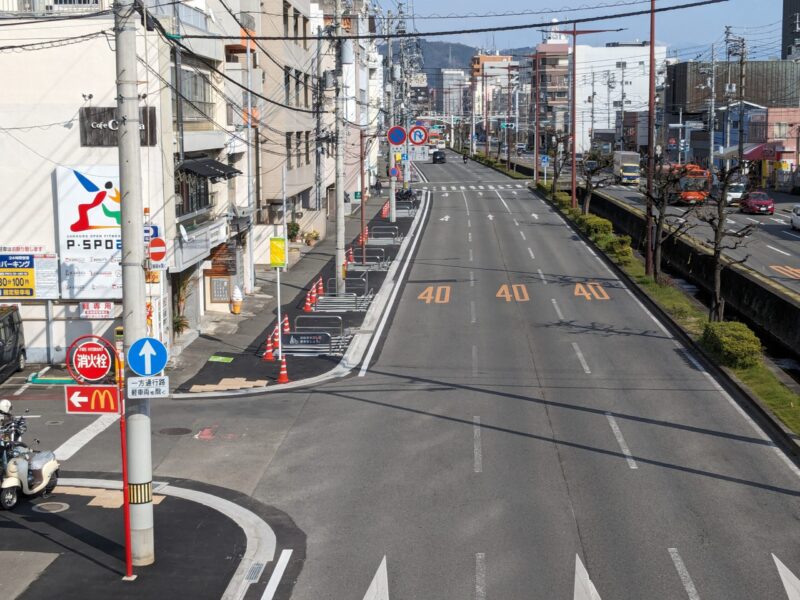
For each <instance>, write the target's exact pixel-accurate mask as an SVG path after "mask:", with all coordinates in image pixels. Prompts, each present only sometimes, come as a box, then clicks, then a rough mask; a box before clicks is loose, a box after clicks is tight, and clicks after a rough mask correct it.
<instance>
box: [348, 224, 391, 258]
mask: <svg viewBox="0 0 800 600" xmlns="http://www.w3.org/2000/svg"><path fill="white" fill-rule="evenodd" d="M402 241H403V236H402V234H401V233H400V229H399V228H397V227H394V226H389V225H375V226H374V227H373V228H372V229H370V232H369V239H368V240H367V246H395V245H397V244H399V243H400V242H402ZM354 252H355V251H354Z"/></svg>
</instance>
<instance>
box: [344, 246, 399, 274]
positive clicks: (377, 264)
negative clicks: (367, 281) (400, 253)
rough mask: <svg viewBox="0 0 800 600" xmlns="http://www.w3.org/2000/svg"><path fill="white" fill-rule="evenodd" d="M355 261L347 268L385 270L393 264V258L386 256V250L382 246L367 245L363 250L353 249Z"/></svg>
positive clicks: (354, 269)
mask: <svg viewBox="0 0 800 600" xmlns="http://www.w3.org/2000/svg"><path fill="white" fill-rule="evenodd" d="M353 258H354V262H352V263H350V264H349V265H348V266H347V268H348V270H350V271H385V270H387V269H388V268H389V265H390V264H391V262H392V261H391V259H387V258H386V250H385V249H383V248H380V247H377V248H376V247H371V246H367V247H365V248H364V249H363V250H362V249H361V248H356V249H355V250H353Z"/></svg>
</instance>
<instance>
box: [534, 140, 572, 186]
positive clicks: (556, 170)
mask: <svg viewBox="0 0 800 600" xmlns="http://www.w3.org/2000/svg"><path fill="white" fill-rule="evenodd" d="M554 138H555V141H556V150H555V151H554V152H553V155H552V158H553V186H552V188H551V189H550V197H551V198H552V199H553V201H555V199H556V192H557V191H558V179H559V177H561V172H562V171H563V170H564V166H565V165H566V164H567V160H568V158H569V155H568V154H567V153H566V152H562V153H561V157H560V158H559V153H558V147H559V146H561V147H562V148H566V147H567V140H569V139H570V137H569V135H568V134H565V133H564V134H561V135H558V136H554ZM536 168H538V166H537V167H536Z"/></svg>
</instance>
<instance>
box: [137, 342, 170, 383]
mask: <svg viewBox="0 0 800 600" xmlns="http://www.w3.org/2000/svg"><path fill="white" fill-rule="evenodd" d="M168 356H169V355H168V354H167V347H166V346H165V345H164V344H162V343H161V342H160V341H159V340H157V339H155V338H141V339H138V340H136V341H135V342H134V343H133V344H131V347H130V349H129V350H128V366H129V367H130V368H131V371H133V372H134V373H136V374H137V375H140V376H142V377H149V376H150V375H155V374H156V373H160V372H161V371H163V370H164V367H166V366H167V358H168Z"/></svg>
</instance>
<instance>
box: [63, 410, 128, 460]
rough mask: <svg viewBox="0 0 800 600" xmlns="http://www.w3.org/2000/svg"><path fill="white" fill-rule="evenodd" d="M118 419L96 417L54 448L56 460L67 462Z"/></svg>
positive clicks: (104, 416)
mask: <svg viewBox="0 0 800 600" xmlns="http://www.w3.org/2000/svg"><path fill="white" fill-rule="evenodd" d="M118 419H119V415H102V416H100V417H97V418H96V419H95V420H94V421H92V422H91V423H89V424H88V425H87V426H86V427H84V428H83V429H81V430H80V431H79V432H78V433H76V434H75V435H73V436H72V437H71V438H69V439H68V440H67V441H66V442H64V443H63V444H61V445H60V446H59V447H58V448H56V449H55V454H56V458H57V459H58V460H59V461H65V460H69V459H70V458H72V457H73V456H75V454H76V453H77V452H78V450H80V449H81V448H83V447H84V446H85V445H86V444H88V443H89V442H91V441H92V440H93V439H94V438H95V437H97V436H98V435H100V434H101V433H103V432H104V431H105V430H106V429H108V428H109V427H110V426H111V425H112V424H113V423H116V422H117V420H118Z"/></svg>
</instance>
